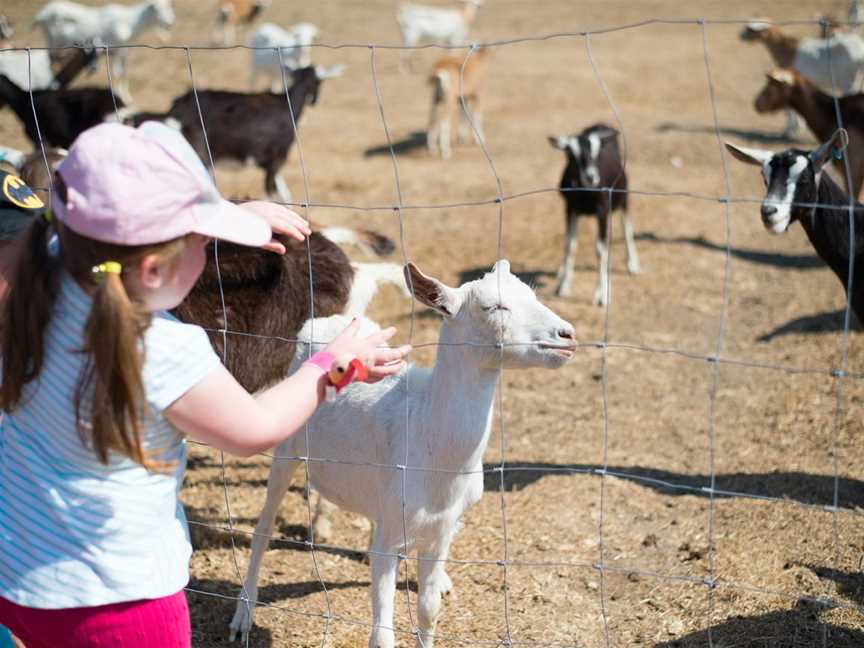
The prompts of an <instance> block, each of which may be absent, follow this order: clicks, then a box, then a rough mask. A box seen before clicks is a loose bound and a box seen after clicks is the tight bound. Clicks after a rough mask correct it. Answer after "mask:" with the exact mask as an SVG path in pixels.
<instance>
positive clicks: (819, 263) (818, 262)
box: [636, 232, 827, 270]
mask: <svg viewBox="0 0 864 648" xmlns="http://www.w3.org/2000/svg"><path fill="white" fill-rule="evenodd" d="M636 240H638V241H650V242H652V243H674V244H678V243H680V244H687V245H693V246H696V247H701V248H704V249H706V250H711V251H713V252H720V253H723V254H725V253H726V246H725V245H718V244H717V243H712V242H711V241H708V240H706V239H705V238H703V237H701V236H676V237H671V236H666V237H664V236H657V235H656V234H654V233H653V232H643V233H642V234H637V235H636ZM729 254H730V255H732V256H733V257H735V258H736V259H742V260H744V261H749V262H750V263H758V264H760V265H770V266H774V267H777V268H791V269H794V270H815V269H817V268H826V267H827V266H826V265H825V262H824V261H823V260H822V259H820V258H819V257H818V256H816V255H815V254H783V253H778V252H764V251H762V250H754V249H746V248H735V247H730V249H729Z"/></svg>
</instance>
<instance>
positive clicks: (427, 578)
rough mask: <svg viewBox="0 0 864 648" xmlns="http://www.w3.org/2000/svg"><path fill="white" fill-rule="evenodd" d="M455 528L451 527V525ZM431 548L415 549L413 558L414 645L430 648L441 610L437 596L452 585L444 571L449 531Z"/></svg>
mask: <svg viewBox="0 0 864 648" xmlns="http://www.w3.org/2000/svg"><path fill="white" fill-rule="evenodd" d="M454 531H455V528H454ZM447 535H449V536H450V537H449V538H447V539H446V541H445V542H443V543H442V544H441V545H440V546H439V547H438V548H437V549H436V550H435V551H428V552H423V551H418V561H417V625H418V627H419V629H420V634H419V635H418V636H417V648H432V645H433V642H434V635H435V625H436V623H437V622H438V615H439V614H440V612H441V595H442V594H447V593H449V592H450V590H451V589H452V588H453V581H451V580H450V577H449V576H448V575H447V571H446V570H445V566H446V563H445V562H444V561H445V560H447V555H448V554H449V550H450V541H451V540H452V536H453V533H449V534H447Z"/></svg>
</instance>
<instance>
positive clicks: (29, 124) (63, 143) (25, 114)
mask: <svg viewBox="0 0 864 648" xmlns="http://www.w3.org/2000/svg"><path fill="white" fill-rule="evenodd" d="M95 56H96V53H95V51H94V50H92V49H90V50H78V51H77V52H76V53H75V55H74V56H73V57H72V58H71V59H70V60H69V61H68V62H67V63H66V65H64V66H63V69H61V70H60V71H59V72H58V73H57V77H56V80H57V83H58V84H59V86H60V89H59V90H34V91H33V105H32V106H31V104H30V93H29V92H27V91H26V90H22V89H21V88H19V87H18V86H17V85H15V84H14V83H12V81H10V80H9V79H8V78H7V77H5V76H3V75H0V107H2V106H3V105H8V106H9V107H10V108H11V109H12V110H13V111H14V112H15V114H16V115H17V116H18V119H19V120H20V121H21V123H22V124H23V125H24V131H25V132H26V133H27V137H29V138H30V141H31V142H33V144H34V145H36V146H38V144H39V134H38V132H37V130H36V119H34V118H33V107H34V106H35V108H36V118H37V119H38V120H39V130H40V131H41V133H42V139H43V140H44V141H45V142H46V143H47V144H49V145H51V146H59V147H62V148H68V147H69V146H70V145H71V144H72V142H73V141H74V140H75V138H76V137H78V135H79V134H81V133H82V132H83V131H85V130H87V129H88V128H90V127H91V126H95V125H96V124H99V123H101V122H102V121H103V120H104V119H105V117H106V116H107V115H110V114H111V113H112V112H114V107H115V101H116V106H117V107H118V108H120V107H122V106H123V102H122V101H121V100H120V98H119V97H114V95H113V94H112V93H111V90H109V89H108V88H71V89H69V88H65V86H66V84H68V83H69V82H71V81H72V79H73V78H74V77H75V76H76V75H77V74H78V73H79V72H80V71H81V70H82V69H83V68H84V67H86V66H87V65H88V64H89V63H90V62H92V61H93V60H94V59H95Z"/></svg>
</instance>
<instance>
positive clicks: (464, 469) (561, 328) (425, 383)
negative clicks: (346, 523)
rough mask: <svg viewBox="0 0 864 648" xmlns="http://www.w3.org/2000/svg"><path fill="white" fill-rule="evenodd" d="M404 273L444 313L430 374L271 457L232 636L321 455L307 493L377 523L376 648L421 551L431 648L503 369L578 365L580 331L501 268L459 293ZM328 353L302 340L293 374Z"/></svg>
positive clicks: (352, 395) (345, 396)
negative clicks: (280, 519)
mask: <svg viewBox="0 0 864 648" xmlns="http://www.w3.org/2000/svg"><path fill="white" fill-rule="evenodd" d="M406 275H410V283H411V286H412V287H413V289H414V294H415V296H416V298H417V299H418V300H419V301H420V302H421V303H423V304H425V305H426V306H428V307H430V308H433V309H435V310H436V311H437V312H438V313H440V314H441V315H443V316H444V321H443V323H442V325H441V333H440V336H439V340H440V344H439V347H438V357H437V360H436V362H435V366H434V367H433V368H432V369H431V370H429V369H422V368H419V367H415V366H409V367H408V369H407V370H406V371H404V372H402V373H401V374H399V375H398V376H394V377H391V378H389V379H385V380H383V381H381V382H378V383H375V384H355V385H351V386H350V387H348V388H347V389H346V391H345V392H343V393H342V395H341V396H339V398H338V399H337V402H336V403H334V404H324V405H322V406H321V407H319V409H318V411H317V413H316V414H315V415H314V416H313V418H312V419H311V420H310V423H309V424H310V427H311V433H310V435H309V438H310V440H311V441H312V444H313V445H312V447H309V448H306V447H305V439H306V435H304V434H302V433H301V434H297V435H295V436H294V437H292V438H291V439H289V440H288V441H286V442H285V443H283V444H281V445H280V446H279V447H278V448H277V449H276V451H275V453H274V460H273V464H272V466H271V468H270V476H269V479H268V482H267V499H266V501H265V504H264V508H263V510H262V511H261V517H260V519H259V520H258V524H257V525H256V527H255V533H254V535H253V537H252V557H251V558H250V561H249V571H248V573H247V575H246V579H245V582H244V591H245V593H246V594H247V595H248V597H249V599H248V601H247V600H245V599H244V600H241V601H239V602H238V605H237V610H236V613H235V614H234V618H233V619H232V621H231V625H230V627H231V638H232V639H233V638H234V637H236V634H237V632H238V631H240V632H241V633H242V634H243V635H244V636H245V635H246V634H247V633H248V631H249V629H250V627H251V625H252V614H251V611H252V610H253V609H254V607H255V604H256V602H257V599H258V589H257V582H258V570H259V568H260V566H261V558H262V556H263V553H264V550H265V549H266V548H267V545H268V543H269V541H270V536H271V533H272V532H273V523H274V520H275V517H276V512H277V509H278V507H279V503H280V501H281V500H282V497H283V496H284V495H285V492H286V490H287V489H288V485H289V483H290V482H291V475H292V474H293V473H294V471H295V469H296V468H297V467H298V466H299V465H300V461H299V460H294V459H291V458H292V457H301V456H306V457H314V458H315V460H314V461H310V463H309V478H310V482H311V484H312V486H313V487H315V488H316V489H317V490H318V491H319V492H320V493H321V494H322V495H323V496H325V497H326V498H327V499H329V500H330V501H332V502H333V503H335V504H336V505H338V506H340V507H342V508H345V509H347V510H350V511H355V512H357V513H360V514H362V515H364V516H366V517H367V518H369V519H370V520H372V522H373V525H374V535H373V540H372V546H371V551H370V555H369V558H370V562H371V568H372V613H373V626H374V627H373V630H372V633H371V636H370V639H369V646H371V647H373V648H392V647H393V645H394V641H395V636H394V630H393V598H394V594H395V591H396V576H397V566H398V561H399V555H400V554H403V555H404V554H407V553H408V552H409V551H416V552H417V556H418V562H417V582H418V588H419V590H418V596H417V620H418V624H419V633H418V636H417V642H418V645H419V646H423V647H425V648H431V647H432V643H433V639H434V631H435V623H436V620H437V617H438V613H439V611H440V608H441V594H442V593H446V592H447V591H449V590H450V589H451V587H452V582H451V581H450V577H449V576H448V575H447V573H446V571H445V562H446V560H447V556H448V552H449V548H450V542H451V541H452V540H453V537H454V536H455V534H456V531H457V530H458V528H459V526H458V525H459V519H460V518H461V516H462V514H463V513H464V512H465V511H466V510H467V509H468V508H469V507H470V506H472V505H473V504H475V503H476V502H477V501H478V500H479V499H480V496H481V495H482V494H483V452H484V450H485V449H486V445H487V443H488V441H489V434H490V429H491V424H492V405H493V401H494V397H495V389H496V386H497V384H498V379H499V377H500V369H501V368H505V369H521V368H529V367H544V368H549V369H554V368H558V367H560V366H562V365H563V364H564V363H565V362H566V361H567V360H568V359H569V358H570V357H572V355H573V352H574V349H575V344H576V342H575V338H574V332H573V327H572V325H570V324H569V323H567V322H565V321H564V320H562V319H561V318H560V317H558V316H557V315H556V314H555V313H553V312H552V311H551V310H550V309H548V308H547V307H546V306H544V305H543V304H541V303H540V302H539V301H538V300H537V296H536V295H535V294H534V292H533V291H532V290H531V289H530V288H529V287H528V286H527V285H525V284H524V283H522V281H520V280H519V279H518V278H517V277H516V276H514V275H513V274H511V273H510V264H509V263H508V262H507V261H506V260H501V261H499V262H498V263H496V264H495V267H494V268H493V270H492V272H490V273H488V274H486V275H485V276H484V277H483V278H482V279H478V280H476V281H471V282H469V283H466V284H464V285H462V286H461V287H459V288H455V289H454V288H450V287H448V286H445V285H444V284H443V283H441V282H440V281H438V280H437V279H433V278H431V277H428V276H426V275H424V274H423V273H421V272H420V271H419V270H418V269H417V268H416V267H415V266H414V265H413V264H409V265H408V266H407V267H406ZM362 322H363V324H362V326H361V333H360V334H361V335H362V334H364V331H370V330H374V329H376V328H377V325H376V324H374V323H372V322H370V321H369V320H362ZM347 323H348V319H347V318H346V317H344V316H335V317H329V318H322V319H316V320H312V321H310V322H307V323H306V325H305V326H304V328H303V329H302V330H301V332H300V334H299V336H298V337H299V338H300V340H304V339H305V340H307V341H308V340H309V339H310V333H311V332H312V331H314V335H315V339H316V340H329V339H331V338H333V337H334V336H335V335H336V334H337V333H338V332H339V331H341V330H342V329H344V327H345V326H346V325H347ZM321 346H322V345H321V344H320V343H315V344H313V345H312V349H310V348H309V347H308V346H307V345H306V344H303V343H298V345H297V351H296V355H295V357H294V362H293V363H292V370H293V369H296V368H297V367H298V366H299V364H300V363H301V362H302V361H303V360H304V359H305V358H306V357H307V354H308V353H309V351H310V350H312V351H316V350H318V349H320V348H321ZM406 423H408V425H407V427H406ZM406 443H407V447H406ZM403 487H404V488H403ZM403 516H404V517H403ZM406 531H407V537H406V536H405V533H406Z"/></svg>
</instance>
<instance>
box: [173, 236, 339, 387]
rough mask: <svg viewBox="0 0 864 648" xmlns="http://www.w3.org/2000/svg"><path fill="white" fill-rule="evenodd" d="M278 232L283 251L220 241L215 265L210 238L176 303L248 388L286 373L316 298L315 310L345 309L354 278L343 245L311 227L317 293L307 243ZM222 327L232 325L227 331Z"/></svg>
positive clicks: (323, 312) (184, 317)
mask: <svg viewBox="0 0 864 648" xmlns="http://www.w3.org/2000/svg"><path fill="white" fill-rule="evenodd" d="M277 238H278V239H279V240H280V241H282V243H283V244H284V245H285V247H286V248H287V252H286V253H285V254H284V255H282V256H280V255H278V254H273V253H272V252H267V251H265V250H262V249H259V248H249V247H244V246H241V245H233V244H231V243H224V242H221V243H219V244H218V249H215V253H218V269H217V264H216V256H215V253H214V248H215V246H214V244H211V247H210V250H209V251H208V256H207V265H206V266H205V268H204V272H203V273H202V274H201V277H200V278H199V279H198V282H197V283H196V284H195V287H194V288H192V291H191V292H190V293H189V295H188V296H187V297H186V299H185V300H184V301H183V303H182V304H180V305H179V306H178V307H177V308H175V309H174V310H173V311H172V312H173V313H174V315H175V316H176V317H177V318H179V319H181V320H182V321H184V322H189V323H193V324H198V325H199V326H202V327H204V328H205V329H207V331H208V335H209V336H210V341H211V342H212V344H213V347H214V349H216V352H217V353H218V354H219V356H220V357H221V358H222V359H223V361H224V364H225V366H226V367H227V368H228V370H229V371H230V372H231V373H232V374H233V375H234V377H235V378H236V379H237V381H238V382H239V383H240V384H241V385H243V387H245V388H246V389H247V390H248V391H250V392H255V391H258V390H260V389H262V388H264V387H266V386H267V385H271V384H273V383H275V382H276V381H278V380H280V379H281V378H284V377H285V376H286V375H287V372H288V365H289V364H291V359H292V358H293V357H294V346H295V344H294V338H296V336H297V332H298V331H299V330H300V327H301V326H303V323H304V322H305V321H306V320H307V319H309V317H310V316H311V315H312V305H313V304H314V312H315V317H327V316H329V315H336V314H338V313H342V312H343V311H344V310H345V306H346V305H347V303H348V297H349V294H350V292H351V284H352V281H353V279H354V270H353V268H352V267H351V263H350V261H349V260H348V257H347V256H345V253H344V252H343V251H342V249H341V248H340V247H339V246H338V245H336V244H335V243H333V242H331V241H329V240H328V239H327V238H325V237H324V236H323V235H321V234H320V233H318V232H313V233H312V235H311V236H310V237H309V248H310V250H311V255H312V277H313V279H314V291H313V292H314V301H313V300H312V296H311V294H310V285H309V257H308V255H307V248H306V243H305V242H303V243H301V242H298V241H295V240H294V239H290V238H288V237H285V236H278V237H277ZM220 279H221V289H220ZM223 296H224V301H225V309H224V313H223V308H222V299H223ZM222 329H227V330H228V331H231V333H228V334H227V336H226V337H224V338H223V335H222ZM235 333H236V334H239V335H236V334H235ZM263 336H278V337H263ZM225 341H227V354H225V353H224V350H225V344H224V342H225Z"/></svg>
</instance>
